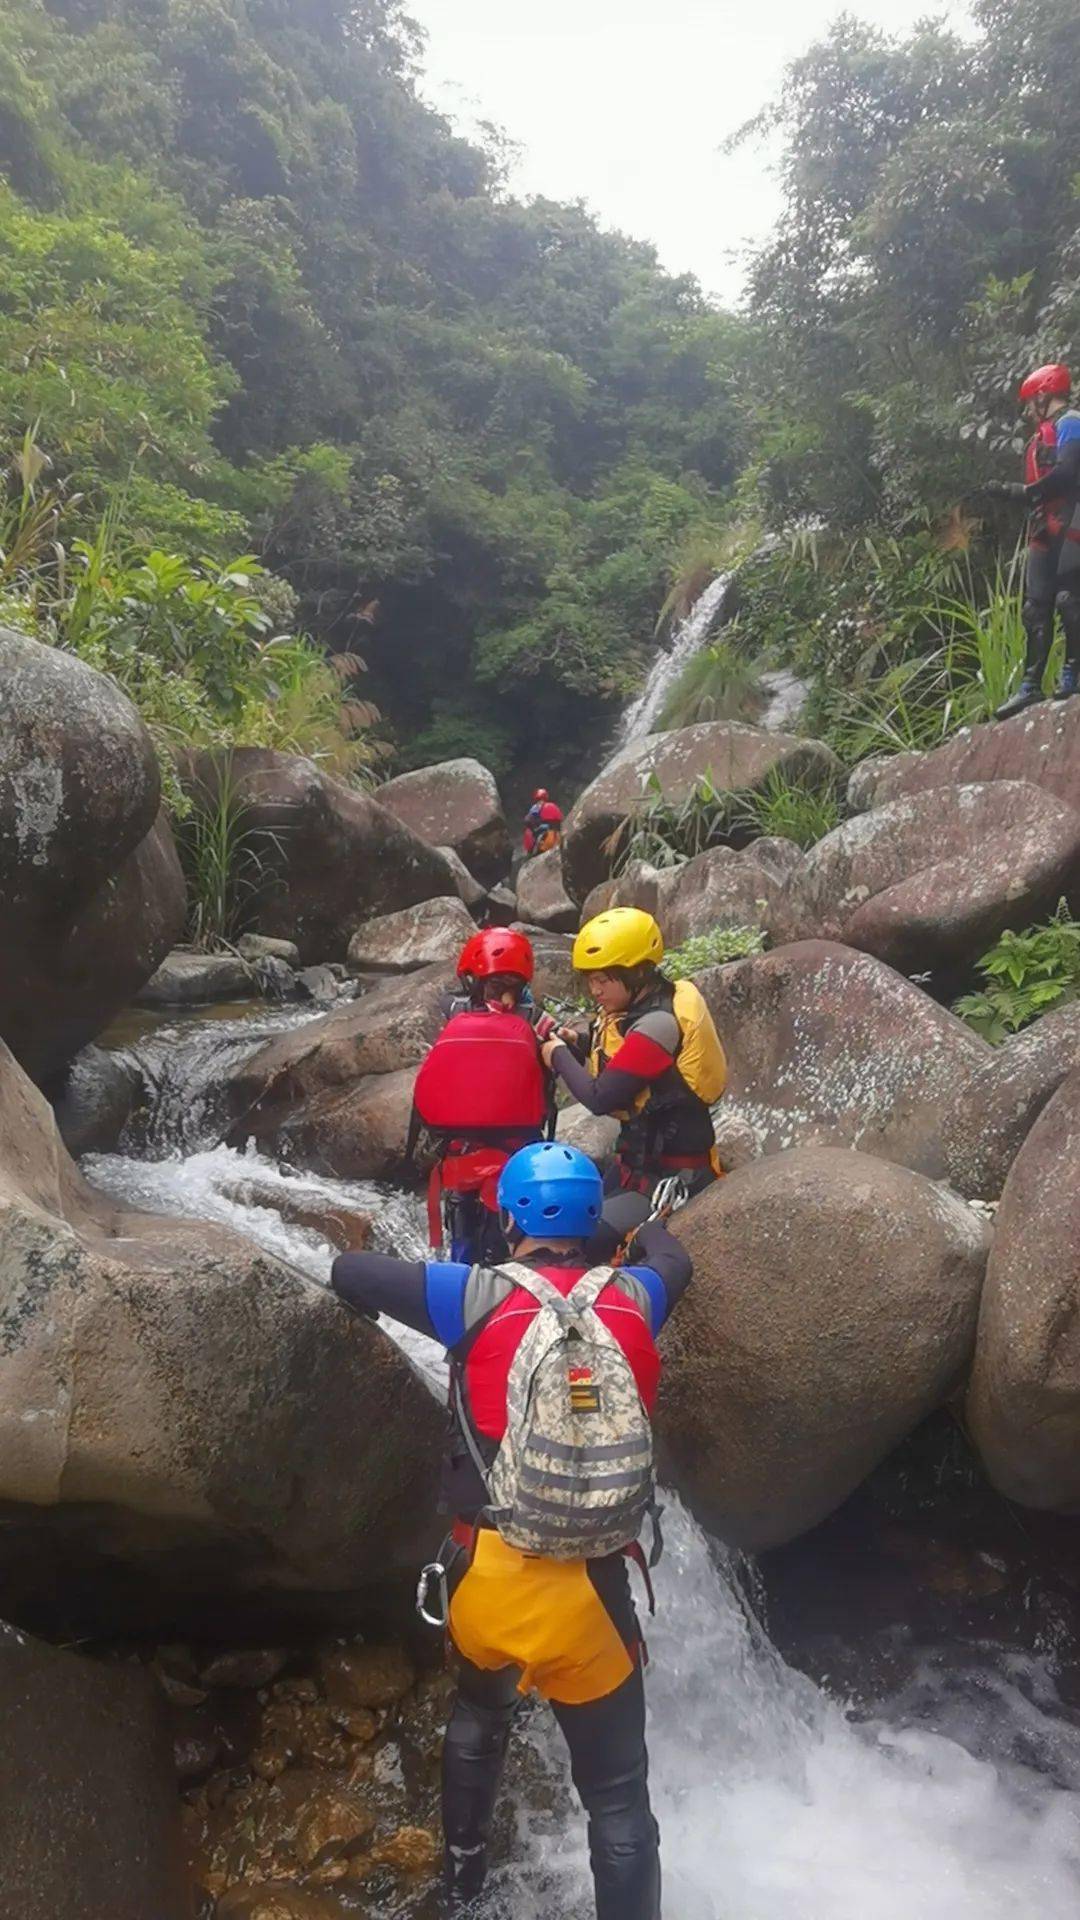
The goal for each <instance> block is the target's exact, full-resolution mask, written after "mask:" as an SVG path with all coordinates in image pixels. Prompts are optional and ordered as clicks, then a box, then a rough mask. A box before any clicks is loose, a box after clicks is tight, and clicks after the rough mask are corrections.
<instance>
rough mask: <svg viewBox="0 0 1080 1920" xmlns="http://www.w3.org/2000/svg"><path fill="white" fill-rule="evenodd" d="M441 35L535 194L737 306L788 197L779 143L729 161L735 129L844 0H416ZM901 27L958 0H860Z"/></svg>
mask: <svg viewBox="0 0 1080 1920" xmlns="http://www.w3.org/2000/svg"><path fill="white" fill-rule="evenodd" d="M408 10H409V12H410V13H411V14H412V15H413V16H414V17H415V18H416V19H418V20H419V21H420V22H421V24H422V25H423V26H424V28H425V29H426V30H427V33H428V36H429V44H428V53H427V74H428V78H427V81H426V83H425V92H426V94H427V96H428V98H429V99H431V100H433V101H434V102H435V104H436V105H438V106H439V107H440V108H441V109H442V110H443V111H444V112H446V113H449V114H450V115H451V117H452V118H453V119H454V120H455V121H457V122H458V123H459V124H461V125H463V126H465V127H466V128H468V127H469V126H470V125H472V124H475V122H476V121H477V120H478V119H490V120H494V121H496V122H497V123H498V124H499V125H500V126H501V127H503V128H504V129H505V131H506V132H507V133H508V134H509V135H510V137H511V139H512V140H514V141H515V142H516V143H517V144H518V146H519V147H520V148H521V158H520V161H519V163H518V165H517V167H516V169H515V172H514V176H513V185H514V188H515V190H516V191H517V192H519V193H522V194H531V193H543V194H548V195H550V196H552V197H553V198H555V199H583V200H585V201H586V202H587V203H588V205H589V206H590V207H591V208H592V210H593V212H594V213H596V214H597V215H598V216H599V218H600V219H601V220H602V221H603V222H604V224H605V225H608V226H616V227H621V228H622V229H623V230H624V231H625V232H627V233H631V234H633V235H634V236H635V237H636V238H638V239H646V240H652V241H653V242H654V243H655V244H656V246H657V247H658V249H659V252H660V256H661V259H662V260H663V262H664V264H665V265H666V266H668V267H670V268H672V269H673V270H674V271H675V272H682V271H683V270H685V269H689V270H690V271H691V272H693V273H696V274H697V275H698V277H699V279H700V280H701V281H702V283H703V285H704V286H705V288H706V289H707V291H709V292H711V293H714V294H717V295H719V296H720V297H721V298H722V299H723V300H725V301H726V302H728V303H729V304H731V303H734V302H736V301H737V299H738V297H739V294H740V291H741V287H742V283H743V266H742V256H743V255H744V254H745V248H746V245H747V243H748V242H754V241H757V240H760V239H762V238H763V237H764V236H765V235H767V233H768V231H769V227H770V225H771V223H772V220H773V219H774V217H775V213H776V208H777V203H778V196H777V190H776V186H775V182H774V181H773V179H772V178H771V176H770V171H769V166H770V158H771V156H770V155H768V154H765V153H762V152H761V151H757V152H755V151H753V150H751V149H744V150H743V151H742V152H740V153H738V154H736V155H734V156H732V157H731V158H725V157H724V156H723V155H722V154H720V153H719V152H718V148H719V146H720V143H721V141H722V140H723V139H724V137H725V135H726V134H728V133H730V132H731V131H732V130H733V129H734V128H735V127H737V126H741V125H742V123H743V121H745V120H747V119H749V118H750V116H751V115H752V114H754V113H755V112H756V111H757V109H758V108H759V107H760V106H762V105H763V104H764V103H765V101H766V100H768V99H770V98H772V97H773V96H774V95H775V93H776V91H777V88H778V85H779V82H780V79H781V75H782V73H783V69H784V67H785V65H786V63H787V62H788V61H789V60H791V59H793V58H794V56H795V55H796V54H798V53H800V52H802V51H803V49H804V48H805V47H807V46H808V45H809V44H810V42H811V41H812V40H814V39H816V38H817V37H818V36H819V35H820V34H821V33H822V31H823V30H824V29H825V28H826V27H827V26H828V24H829V22H830V20H832V19H833V18H835V16H836V15H837V14H838V13H839V12H841V11H843V10H844V9H843V7H842V5H841V4H840V3H839V0H757V3H756V4H755V3H754V0H410V4H409V8H408ZM847 11H849V12H853V13H856V14H858V15H860V16H861V17H862V18H864V19H867V20H872V21H874V22H875V23H876V24H877V25H879V26H881V27H884V28H885V29H886V30H887V31H890V32H898V31H904V30H906V29H907V28H909V27H910V26H911V25H912V24H913V22H914V21H915V20H916V19H918V18H919V17H920V16H921V15H925V14H926V13H927V12H933V13H935V14H939V15H944V16H946V17H948V18H949V19H951V20H953V21H955V22H956V23H957V24H958V25H962V24H963V22H964V19H965V8H964V7H963V6H962V5H960V4H959V0H938V4H936V5H934V4H933V0H848V6H847Z"/></svg>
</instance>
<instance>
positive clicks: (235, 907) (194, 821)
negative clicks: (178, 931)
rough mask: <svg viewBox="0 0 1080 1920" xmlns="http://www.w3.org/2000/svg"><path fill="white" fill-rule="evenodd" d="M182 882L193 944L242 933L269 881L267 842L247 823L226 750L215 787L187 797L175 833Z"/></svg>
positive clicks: (208, 944) (227, 940)
mask: <svg viewBox="0 0 1080 1920" xmlns="http://www.w3.org/2000/svg"><path fill="white" fill-rule="evenodd" d="M177 847H178V849H179V853H180V859H181V863H182V865H183V868H184V875H185V878H186V881H187V894H188V925H187V937H188V939H189V940H190V941H191V943H192V945H193V946H197V947H203V948H213V947H221V946H231V945H233V944H234V943H235V942H236V941H237V940H238V939H239V937H240V935H241V934H242V933H244V932H246V931H247V925H248V920H249V917H250V916H251V914H252V911H253V908H254V905H255V901H256V899H257V898H258V896H259V895H260V893H262V892H264V891H265V888H266V886H267V884H268V865H267V855H268V854H269V853H270V852H272V850H273V848H272V844H271V842H270V841H269V840H268V837H267V834H266V833H265V831H259V832H256V831H255V830H254V828H253V826H252V821H251V809H250V807H249V806H248V805H247V804H246V803H245V801H244V799H243V796H242V794H241V792H240V790H239V788H238V787H237V783H236V781H235V779H234V777H233V772H232V762H231V759H230V758H229V756H228V755H227V754H226V755H225V756H224V757H223V759H222V760H221V762H220V763H219V778H218V783H217V785H216V787H215V788H214V789H213V790H211V791H208V792H204V791H199V792H197V793H196V794H195V795H194V796H193V798H192V799H191V801H190V803H189V805H188V807H187V809H186V811H185V814H184V816H183V818H182V819H181V820H180V822H179V825H178V832H177Z"/></svg>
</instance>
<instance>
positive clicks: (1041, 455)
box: [1024, 420, 1074, 546]
mask: <svg viewBox="0 0 1080 1920" xmlns="http://www.w3.org/2000/svg"><path fill="white" fill-rule="evenodd" d="M1056 464H1057V423H1056V422H1055V421H1053V420H1043V421H1042V422H1041V424H1040V426H1039V429H1038V432H1037V433H1033V434H1032V436H1031V439H1030V440H1029V441H1028V443H1027V446H1026V447H1025V449H1024V479H1025V481H1026V482H1027V484H1028V486H1029V487H1030V486H1034V484H1035V482H1036V481H1037V480H1043V479H1045V477H1046V475H1047V474H1048V473H1049V472H1050V470H1051V468H1052V467H1054V466H1055V465H1056ZM1073 504H1074V503H1073V501H1072V500H1070V499H1067V498H1065V497H1064V496H1063V497H1061V498H1060V499H1056V500H1047V501H1046V502H1045V503H1044V504H1043V506H1042V507H1040V508H1038V509H1037V510H1036V512H1035V513H1034V514H1033V515H1032V521H1031V529H1030V536H1029V537H1030V539H1031V541H1032V544H1033V545H1035V546H1043V545H1045V544H1046V540H1047V536H1049V538H1050V539H1052V540H1056V539H1058V537H1059V536H1060V535H1061V534H1063V533H1064V531H1065V528H1066V526H1067V525H1068V523H1069V521H1070V520H1071V518H1072V511H1073Z"/></svg>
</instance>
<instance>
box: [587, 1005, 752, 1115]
mask: <svg viewBox="0 0 1080 1920" xmlns="http://www.w3.org/2000/svg"><path fill="white" fill-rule="evenodd" d="M671 1011H672V1013H673V1014H674V1015H675V1018H676V1020H677V1021H678V1023H679V1032H680V1034H681V1036H682V1038H681V1041H680V1045H679V1051H678V1054H677V1055H676V1058H675V1065H676V1067H677V1068H678V1070H679V1073H680V1075H681V1076H682V1078H683V1079H684V1080H685V1082H686V1084H687V1086H688V1087H689V1089H690V1091H691V1093H696V1094H697V1097H698V1099H699V1100H703V1101H704V1102H705V1105H706V1106H707V1107H711V1106H712V1104H713V1102H714V1101H716V1100H719V1098H720V1095H721V1094H722V1093H723V1091H724V1088H725V1087H726V1086H727V1059H726V1057H725V1054H724V1049H723V1046H722V1045H721V1042H720V1035H719V1034H718V1033H717V1031H716V1027H715V1026H714V1024H713V1017H712V1014H711V1013H710V1012H709V1009H708V1007H707V1005H706V1003H705V1000H704V998H703V997H702V995H701V993H700V992H699V990H698V988H697V987H696V986H695V985H694V982H693V981H692V980H677V981H676V983H675V993H674V998H673V1000H672V1005H671ZM625 1018H626V1015H625V1014H602V1015H601V1016H600V1018H599V1019H598V1020H597V1021H596V1023H595V1026H594V1028H593V1037H592V1051H591V1053H590V1056H589V1071H590V1073H591V1074H592V1075H593V1077H594V1078H595V1077H596V1075H597V1074H599V1073H601V1072H602V1071H603V1069H604V1067H606V1066H607V1064H608V1061H609V1060H612V1059H613V1058H614V1056H615V1055H616V1054H617V1053H618V1051H619V1048H620V1047H621V1046H622V1043H623V1041H624V1039H625V1038H626V1035H625V1033H624V1031H623V1025H622V1023H623V1021H624V1020H625ZM651 1098H652V1088H651V1087H645V1088H643V1089H642V1091H641V1093H639V1095H638V1097H637V1099H636V1100H635V1101H634V1107H633V1111H634V1112H635V1113H640V1112H641V1110H642V1108H643V1107H645V1106H647V1105H648V1103H649V1100H650V1099H651ZM618 1117H619V1116H616V1118H618Z"/></svg>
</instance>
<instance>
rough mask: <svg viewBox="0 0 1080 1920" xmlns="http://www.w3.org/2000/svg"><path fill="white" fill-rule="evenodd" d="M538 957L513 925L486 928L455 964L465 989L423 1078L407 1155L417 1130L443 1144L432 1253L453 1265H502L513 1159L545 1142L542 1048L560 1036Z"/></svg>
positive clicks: (547, 1088) (435, 1173)
mask: <svg viewBox="0 0 1080 1920" xmlns="http://www.w3.org/2000/svg"><path fill="white" fill-rule="evenodd" d="M533 972H534V958H533V950H532V946H531V945H530V943H529V941H528V939H527V938H526V936H525V935H524V934H523V933H518V932H516V931H515V930H514V928H512V927H485V928H483V929H482V930H481V931H480V932H478V933H474V934H472V935H471V937H470V938H469V939H468V940H467V941H466V942H465V945H464V947H463V948H462V950H461V953H460V955H459V957H458V965H457V973H458V980H459V982H460V991H459V992H457V993H455V994H451V995H448V996H447V998H446V999H445V1001H444V1003H443V1011H444V1013H445V1015H446V1024H445V1026H444V1027H443V1030H442V1032H441V1033H440V1035H439V1037H438V1039H437V1040H436V1041H435V1043H434V1045H433V1046H432V1048H431V1050H430V1052H429V1053H428V1055H427V1058H426V1059H425V1061H424V1062H423V1065H422V1066H421V1068H420V1072H419V1074H418V1076H417V1081H416V1090H415V1094H414V1109H413V1125H412V1128H411V1129H410V1155H409V1157H410V1158H411V1155H412V1151H413V1150H414V1149H415V1146H416V1141H417V1139H418V1136H419V1131H420V1128H421V1127H426V1128H427V1130H428V1133H429V1134H431V1135H433V1136H434V1138H435V1139H436V1140H437V1142H438V1147H439V1157H438V1160H437V1161H436V1164H435V1166H434V1168H433V1170H432V1173H431V1178H430V1182H429V1186H428V1230H429V1234H430V1238H431V1244H432V1246H439V1245H440V1244H442V1243H443V1242H444V1241H445V1242H446V1244H448V1245H449V1247H450V1249H451V1257H452V1258H453V1259H455V1260H470V1261H478V1260H492V1259H495V1260H501V1259H504V1258H505V1257H506V1242H505V1238H504V1235H503V1233H502V1229H501V1227H500V1225H499V1210H498V1201H497V1197H496V1190H497V1187H498V1181H499V1175H500V1173H501V1172H502V1169H503V1167H504V1166H505V1164H506V1162H507V1160H508V1159H509V1157H510V1155H511V1154H513V1153H516V1152H517V1151H518V1149H519V1148H520V1147H523V1146H527V1145H529V1144H530V1143H531V1142H532V1141H535V1140H541V1139H543V1137H544V1133H545V1130H546V1129H547V1128H548V1127H549V1125H550V1120H551V1115H552V1083H551V1080H550V1076H549V1075H548V1074H547V1073H546V1071H545V1068H544V1065H543V1061H542V1059H541V1056H540V1045H541V1043H542V1041H543V1040H544V1039H546V1038H547V1037H548V1036H549V1035H551V1034H552V1033H554V1031H555V1022H554V1020H553V1019H552V1017H551V1015H550V1014H548V1013H545V1012H544V1011H543V1009H542V1008H539V1007H537V1006H536V1004H535V1002H534V1001H533V998H532V994H531V991H530V986H531V982H532V978H533Z"/></svg>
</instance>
